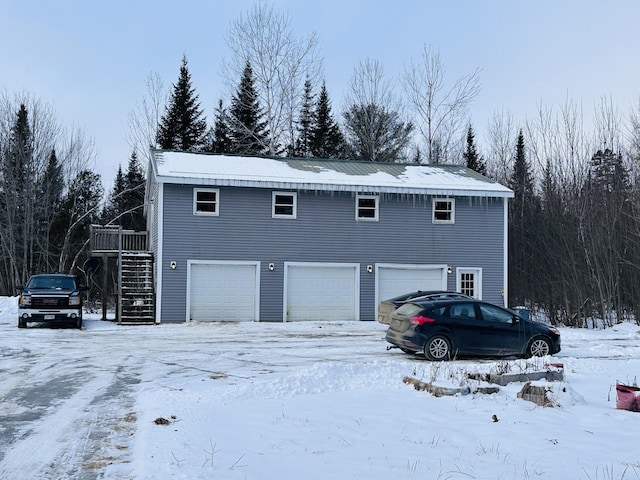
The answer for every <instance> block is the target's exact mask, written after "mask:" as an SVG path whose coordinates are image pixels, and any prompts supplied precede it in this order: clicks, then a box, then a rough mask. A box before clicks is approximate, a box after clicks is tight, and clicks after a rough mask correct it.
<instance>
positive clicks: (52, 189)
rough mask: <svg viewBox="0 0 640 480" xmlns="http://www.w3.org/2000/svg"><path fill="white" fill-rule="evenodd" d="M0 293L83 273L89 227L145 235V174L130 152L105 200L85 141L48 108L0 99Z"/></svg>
mask: <svg viewBox="0 0 640 480" xmlns="http://www.w3.org/2000/svg"><path fill="white" fill-rule="evenodd" d="M0 117H1V118H0V294H2V295H14V294H15V293H16V290H15V287H16V286H17V285H21V284H24V283H25V282H26V281H27V279H28V278H29V276H30V275H32V274H34V273H42V272H73V273H75V274H80V273H82V265H83V264H84V261H85V260H86V259H87V249H88V246H89V229H90V226H91V225H92V224H107V223H111V224H113V223H117V224H120V225H122V226H123V227H125V228H132V229H138V230H144V228H145V224H144V218H143V214H142V206H143V203H144V174H143V172H142V169H141V168H140V165H139V164H138V161H137V157H136V155H135V154H133V155H132V158H131V160H130V163H129V170H128V172H127V174H126V175H123V174H122V171H121V170H120V171H119V172H118V176H117V178H116V181H115V185H114V188H113V190H112V192H111V194H110V196H109V198H108V201H107V202H106V204H105V202H104V189H103V186H102V181H101V178H100V175H98V174H96V173H94V172H93V171H92V170H91V168H90V166H89V159H90V158H91V156H92V152H91V145H90V142H88V141H86V140H85V139H84V137H83V135H82V133H81V132H78V131H74V132H65V131H63V129H61V128H60V126H59V125H58V124H57V123H56V120H55V118H54V116H53V114H52V111H51V109H50V107H48V106H46V105H43V104H42V103H41V102H39V101H37V100H34V99H32V98H28V97H26V98H19V97H16V98H9V97H8V96H6V95H5V96H3V97H2V98H0Z"/></svg>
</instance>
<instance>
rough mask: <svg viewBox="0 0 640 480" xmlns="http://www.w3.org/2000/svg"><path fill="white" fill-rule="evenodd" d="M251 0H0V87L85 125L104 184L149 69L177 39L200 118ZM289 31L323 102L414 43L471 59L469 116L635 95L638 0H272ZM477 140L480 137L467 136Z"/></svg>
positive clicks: (216, 91) (171, 61) (452, 66)
mask: <svg viewBox="0 0 640 480" xmlns="http://www.w3.org/2000/svg"><path fill="white" fill-rule="evenodd" d="M253 4H254V2H253V0H234V1H226V0H210V1H206V0H183V1H181V2H176V1H166V0H157V1H136V0H128V1H122V0H110V1H102V2H100V1H93V0H82V1H75V0H73V1H72V0H56V1H51V0H0V91H7V92H9V93H10V94H12V93H19V92H28V93H31V94H33V95H35V96H36V97H37V98H39V99H40V100H42V101H45V102H49V103H52V104H53V105H54V107H55V111H56V115H57V118H58V120H59V121H60V122H61V123H62V124H63V125H67V126H79V127H81V128H83V129H84V130H85V132H86V134H87V135H88V136H89V137H91V138H94V139H95V144H96V149H97V158H96V166H95V169H96V171H97V172H98V173H100V174H101V175H102V177H103V182H104V184H105V188H106V189H110V188H111V187H112V182H113V178H114V176H115V172H116V171H117V168H118V164H122V166H123V168H126V165H127V162H128V159H129V155H130V147H129V146H128V144H127V140H126V133H127V117H128V114H129V112H131V111H132V110H133V109H134V108H135V105H136V102H138V101H140V100H141V99H142V97H143V96H144V95H145V94H146V86H145V80H146V78H147V76H148V75H149V73H151V72H157V73H158V74H160V76H161V77H162V78H163V80H164V82H165V84H166V85H167V86H169V85H171V84H172V83H174V82H175V81H176V80H177V78H178V71H179V67H180V61H181V58H182V55H183V53H186V54H187V57H188V59H189V70H190V72H191V75H192V81H193V85H194V87H195V88H196V91H197V93H198V94H199V96H200V100H201V104H202V107H203V109H204V110H205V113H206V115H207V119H208V120H210V118H211V116H212V112H213V108H214V105H215V103H216V102H217V99H218V98H220V97H222V98H223V99H225V100H226V99H227V97H226V92H225V90H224V88H223V85H222V75H221V62H222V60H223V59H224V58H228V57H229V51H228V49H227V47H226V43H225V40H224V39H225V34H226V33H227V32H228V29H229V24H230V22H231V21H233V20H235V19H237V18H238V17H239V15H240V14H242V13H246V12H247V11H248V10H249V9H250V8H251V7H252V5H253ZM273 4H274V5H275V7H276V9H277V10H278V11H281V12H283V13H286V14H287V15H288V16H289V19H290V20H291V23H292V25H294V30H295V32H296V33H297V34H299V35H300V36H306V35H308V34H309V33H310V32H314V31H315V32H316V34H317V36H318V39H319V42H320V44H319V48H320V52H321V55H322V56H323V58H324V61H323V64H324V70H325V76H326V80H327V86H328V89H329V95H330V98H331V99H332V102H333V108H334V113H336V111H339V109H340V108H341V105H342V97H343V94H344V90H345V86H346V84H347V82H348V81H349V79H350V77H351V75H352V73H353V69H354V67H355V66H356V65H357V64H358V62H360V61H361V60H364V59H365V58H367V57H369V58H372V59H376V60H379V61H380V62H381V63H382V65H383V66H384V68H385V72H386V74H387V75H388V77H389V78H390V79H392V80H394V79H397V78H398V76H399V75H400V74H401V73H402V71H403V70H404V67H405V65H407V64H408V63H409V62H410V61H411V59H412V58H414V59H417V58H418V56H419V55H420V53H421V51H422V48H423V47H424V46H425V45H431V46H432V47H433V48H434V49H435V50H437V51H439V52H440V57H441V60H442V61H443V63H444V64H445V66H446V68H447V74H448V76H449V77H450V78H452V79H453V78H457V77H459V76H460V75H462V74H466V73H469V72H471V71H472V70H474V69H475V68H480V69H481V76H480V79H481V84H482V88H481V93H480V95H479V97H478V98H477V100H476V102H475V104H474V106H473V109H472V112H471V113H472V117H471V121H472V124H473V125H474V128H476V130H477V131H478V132H482V131H483V129H484V127H485V126H486V124H487V122H488V121H489V119H490V117H491V116H492V114H493V112H494V111H495V110H496V109H498V110H500V109H507V110H510V111H511V112H512V113H513V114H514V116H515V118H516V119H517V120H518V121H523V120H524V119H525V118H526V117H527V116H529V117H530V116H532V115H534V114H535V112H536V111H537V108H538V105H539V104H541V103H542V104H544V105H550V106H555V107H558V106H560V105H561V104H562V103H563V102H564V100H565V98H567V97H569V98H571V99H573V100H575V101H577V102H580V103H582V106H583V109H584V112H585V116H587V117H588V116H589V115H590V114H591V112H592V111H593V107H594V105H595V104H596V103H598V102H599V101H600V99H601V98H602V97H605V96H611V97H612V99H613V101H614V103H615V104H616V105H617V106H618V107H619V109H620V110H621V111H623V112H625V113H626V112H627V111H628V110H629V108H630V107H631V105H632V104H637V102H638V98H639V96H640V58H639V57H640V54H639V50H638V49H639V46H640V41H639V40H640V32H639V31H638V30H639V26H638V22H639V20H640V1H638V0H613V1H611V2H603V1H602V0H560V1H558V0H529V1H520V0H500V1H498V0H468V1H462V0H446V1H443V0H405V1H403V0H397V1H393V2H392V1H389V0H386V1H381V0H322V1H318V0H315V1H306V0H298V1H296V0H276V1H274V2H273ZM478 140H479V144H480V145H481V144H482V138H479V139H478Z"/></svg>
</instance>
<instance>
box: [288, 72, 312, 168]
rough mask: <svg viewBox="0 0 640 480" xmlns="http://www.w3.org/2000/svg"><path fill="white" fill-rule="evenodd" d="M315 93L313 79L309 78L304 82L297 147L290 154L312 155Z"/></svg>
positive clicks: (297, 155) (296, 155)
mask: <svg viewBox="0 0 640 480" xmlns="http://www.w3.org/2000/svg"><path fill="white" fill-rule="evenodd" d="M313 101H314V95H313V87H312V85H311V80H309V78H307V80H306V81H305V82H304V92H303V94H302V106H301V108H300V118H299V119H298V131H297V133H298V136H297V138H296V141H295V147H294V148H293V149H292V150H291V152H290V155H291V156H295V157H310V156H311V132H312V128H313V126H314V120H315V119H314V111H313V110H314V104H313Z"/></svg>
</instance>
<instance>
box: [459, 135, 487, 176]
mask: <svg viewBox="0 0 640 480" xmlns="http://www.w3.org/2000/svg"><path fill="white" fill-rule="evenodd" d="M462 156H463V158H464V159H465V161H466V164H467V167H469V168H470V169H471V170H474V171H476V172H478V173H480V174H481V175H486V174H487V164H486V163H485V161H484V159H482V158H481V157H480V156H479V155H478V151H477V150H476V145H475V134H474V133H473V127H471V125H469V128H468V129H467V145H466V148H465V151H464V153H463V154H462Z"/></svg>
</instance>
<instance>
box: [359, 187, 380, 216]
mask: <svg viewBox="0 0 640 480" xmlns="http://www.w3.org/2000/svg"><path fill="white" fill-rule="evenodd" d="M356 220H371V221H374V222H377V221H378V196H377V195H360V194H358V195H357V196H356Z"/></svg>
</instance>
